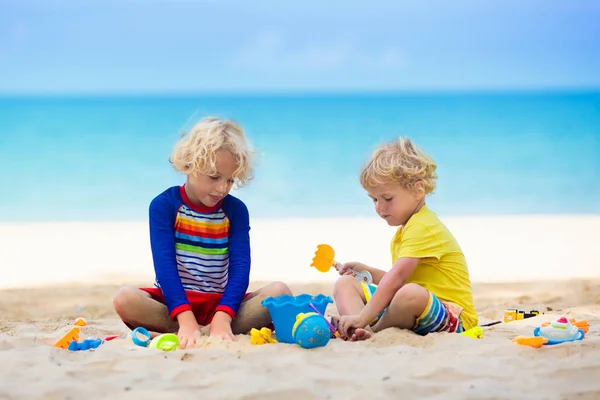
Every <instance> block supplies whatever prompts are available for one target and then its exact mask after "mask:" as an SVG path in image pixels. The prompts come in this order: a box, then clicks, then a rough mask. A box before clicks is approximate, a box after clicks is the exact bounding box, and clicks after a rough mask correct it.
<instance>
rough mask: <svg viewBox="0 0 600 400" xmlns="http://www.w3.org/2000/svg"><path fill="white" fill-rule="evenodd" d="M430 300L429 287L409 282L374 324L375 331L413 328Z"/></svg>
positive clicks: (397, 293)
mask: <svg viewBox="0 0 600 400" xmlns="http://www.w3.org/2000/svg"><path fill="white" fill-rule="evenodd" d="M428 302H429V291H428V290H427V289H425V288H423V287H422V286H419V285H417V284H415V283H407V284H406V285H404V286H402V287H401V288H400V289H399V290H398V291H397V292H396V294H395V295H394V297H393V298H392V301H391V303H390V305H389V307H388V309H387V310H386V312H385V313H384V314H383V315H382V316H381V318H380V319H379V321H377V323H376V324H375V325H374V326H373V331H375V332H379V331H382V330H384V329H386V328H390V327H396V328H402V329H412V328H413V327H414V326H415V321H416V320H417V318H419V316H421V314H422V313H423V311H425V308H426V307H427V304H428Z"/></svg>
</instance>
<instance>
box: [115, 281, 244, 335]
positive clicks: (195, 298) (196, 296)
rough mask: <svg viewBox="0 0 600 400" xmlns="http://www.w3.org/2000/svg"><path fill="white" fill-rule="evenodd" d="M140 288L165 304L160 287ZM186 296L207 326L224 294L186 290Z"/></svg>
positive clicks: (202, 324)
mask: <svg viewBox="0 0 600 400" xmlns="http://www.w3.org/2000/svg"><path fill="white" fill-rule="evenodd" d="M140 290H143V291H145V292H148V293H150V295H151V296H152V298H153V299H154V300H156V301H158V302H161V303H163V304H165V298H164V296H163V293H162V290H161V289H160V288H156V287H151V288H140ZM248 295H250V293H246V294H245V295H244V299H245V298H246V297H248ZM185 296H186V297H187V299H188V301H189V302H190V306H191V307H192V312H193V313H194V316H195V317H196V321H198V324H199V325H201V326H206V325H208V324H210V322H211V321H212V319H213V317H214V315H215V312H216V308H217V306H218V305H219V302H220V301H221V297H223V295H222V294H207V293H200V292H196V291H193V290H186V291H185ZM125 324H126V325H127V326H128V327H129V328H130V329H133V328H134V327H131V326H130V325H129V324H127V323H125Z"/></svg>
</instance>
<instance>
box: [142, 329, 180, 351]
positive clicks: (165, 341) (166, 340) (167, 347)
mask: <svg viewBox="0 0 600 400" xmlns="http://www.w3.org/2000/svg"><path fill="white" fill-rule="evenodd" d="M178 346H179V338H178V337H177V335H176V334H174V333H163V334H162V335H159V336H157V337H155V338H154V339H152V340H151V341H150V344H149V345H148V347H150V348H152V349H159V350H162V351H173V350H177V347H178Z"/></svg>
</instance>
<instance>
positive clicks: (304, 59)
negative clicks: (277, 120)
mask: <svg viewBox="0 0 600 400" xmlns="http://www.w3.org/2000/svg"><path fill="white" fill-rule="evenodd" d="M407 61H408V60H407V56H406V54H404V53H403V52H402V51H401V50H400V49H398V48H396V47H393V46H389V45H380V46H377V45H375V46H374V45H369V46H361V43H359V41H358V40H353V39H352V38H350V37H347V38H332V39H323V40H321V41H319V42H316V41H314V40H312V41H307V42H305V43H292V42H290V41H289V40H286V37H285V36H284V35H283V34H282V33H280V32H277V31H263V32H261V33H260V34H258V35H257V36H256V37H255V38H254V39H251V40H250V41H249V43H247V44H246V45H245V46H244V47H242V48H241V49H240V50H239V51H237V52H236V53H234V55H233V63H234V65H236V66H238V67H242V68H248V69H255V70H261V71H270V72H282V71H283V72H293V71H334V70H337V69H340V68H344V69H346V68H347V67H348V66H352V67H353V69H365V70H369V71H372V70H394V69H401V68H404V67H406V65H407Z"/></svg>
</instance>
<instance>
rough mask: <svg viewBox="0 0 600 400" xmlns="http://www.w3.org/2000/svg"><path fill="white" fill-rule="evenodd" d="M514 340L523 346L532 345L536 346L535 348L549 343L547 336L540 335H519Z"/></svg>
mask: <svg viewBox="0 0 600 400" xmlns="http://www.w3.org/2000/svg"><path fill="white" fill-rule="evenodd" d="M512 341H513V342H514V343H516V344H520V345H522V346H530V347H535V348H539V347H542V346H543V345H545V344H546V343H548V339H546V338H545V337H540V336H534V337H527V336H517V337H516V338H514V339H513V340H512Z"/></svg>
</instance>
